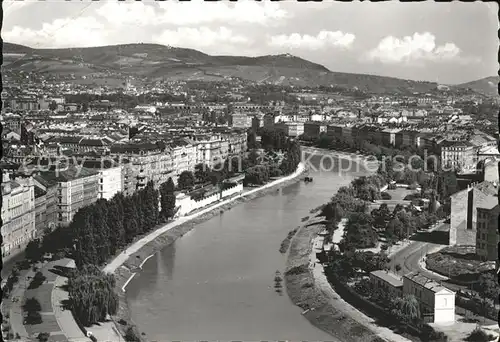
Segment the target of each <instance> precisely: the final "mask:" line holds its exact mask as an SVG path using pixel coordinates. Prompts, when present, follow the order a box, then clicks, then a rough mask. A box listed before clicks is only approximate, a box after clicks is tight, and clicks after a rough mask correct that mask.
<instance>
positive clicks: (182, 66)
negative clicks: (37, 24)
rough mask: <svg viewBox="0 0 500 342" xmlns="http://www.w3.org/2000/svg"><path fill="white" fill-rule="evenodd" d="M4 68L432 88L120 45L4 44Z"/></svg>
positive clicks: (294, 63) (378, 89)
mask: <svg viewBox="0 0 500 342" xmlns="http://www.w3.org/2000/svg"><path fill="white" fill-rule="evenodd" d="M3 54H4V66H3V67H4V68H5V69H7V70H13V71H14V70H15V71H21V70H22V71H25V72H36V73H46V74H60V75H64V74H74V75H75V76H76V77H79V76H84V75H90V74H96V73H100V74H102V73H104V74H109V73H119V74H121V75H135V76H147V77H151V78H168V79H171V80H206V81H215V80H224V79H228V78H230V77H234V78H241V79H244V80H249V81H254V82H272V83H275V84H283V85H296V86H319V85H323V86H330V85H335V86H340V87H345V88H349V89H353V88H357V89H359V90H361V91H367V92H374V93H384V92H395V93H412V92H427V91H430V90H433V89H435V88H436V87H437V84H436V83H433V82H418V81H412V80H403V79H398V78H393V77H385V76H375V75H365V74H351V73H340V72H332V71H330V70H329V69H327V68H326V67H324V66H323V65H320V64H317V63H313V62H310V61H308V60H305V59H302V58H300V57H297V56H293V55H290V54H280V55H267V56H259V57H244V56H211V55H208V54H205V53H203V52H200V51H197V50H194V49H186V48H178V47H171V46H164V45H159V44H143V43H139V44H123V45H110V46H101V47H89V48H64V49H35V48H30V47H27V46H23V45H19V44H12V43H5V42H4V43H3Z"/></svg>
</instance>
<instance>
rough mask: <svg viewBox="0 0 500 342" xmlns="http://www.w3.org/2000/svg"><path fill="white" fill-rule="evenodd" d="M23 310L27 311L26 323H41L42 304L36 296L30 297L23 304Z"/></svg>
mask: <svg viewBox="0 0 500 342" xmlns="http://www.w3.org/2000/svg"><path fill="white" fill-rule="evenodd" d="M23 310H24V311H25V312H26V324H40V323H42V316H41V315H40V311H41V310H42V306H41V305H40V302H39V301H38V300H37V299H35V298H29V299H27V300H26V302H25V303H24V305H23Z"/></svg>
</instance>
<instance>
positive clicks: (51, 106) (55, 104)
mask: <svg viewBox="0 0 500 342" xmlns="http://www.w3.org/2000/svg"><path fill="white" fill-rule="evenodd" d="M49 109H50V110H56V109H57V103H56V101H54V100H52V102H50V103H49Z"/></svg>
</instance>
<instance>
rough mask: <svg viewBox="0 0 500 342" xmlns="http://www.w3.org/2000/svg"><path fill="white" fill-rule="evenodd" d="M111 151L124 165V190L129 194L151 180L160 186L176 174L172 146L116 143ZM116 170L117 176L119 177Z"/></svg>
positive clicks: (156, 185) (119, 162)
mask: <svg viewBox="0 0 500 342" xmlns="http://www.w3.org/2000/svg"><path fill="white" fill-rule="evenodd" d="M110 151H111V156H112V157H113V158H116V159H118V164H119V165H123V170H122V172H123V191H124V193H125V194H127V195H130V194H133V193H134V192H135V191H136V190H138V189H142V188H144V187H145V186H146V185H147V183H148V182H150V181H152V182H153V184H154V186H155V188H159V186H160V184H162V183H164V182H166V181H167V180H168V178H169V177H173V176H174V174H175V171H174V170H175V167H174V165H173V151H172V150H171V148H170V146H167V145H164V144H161V143H158V144H152V143H134V144H115V145H113V146H111V149H110ZM116 172H117V171H114V173H115V176H113V177H115V178H116V177H118V176H117V174H116ZM115 186H117V183H115ZM108 191H112V190H111V189H108Z"/></svg>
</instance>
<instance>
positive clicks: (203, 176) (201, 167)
mask: <svg viewBox="0 0 500 342" xmlns="http://www.w3.org/2000/svg"><path fill="white" fill-rule="evenodd" d="M209 172H210V168H209V167H208V165H206V164H203V163H199V164H196V165H195V167H194V177H195V179H196V182H197V183H206V182H207V181H208V176H209Z"/></svg>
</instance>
